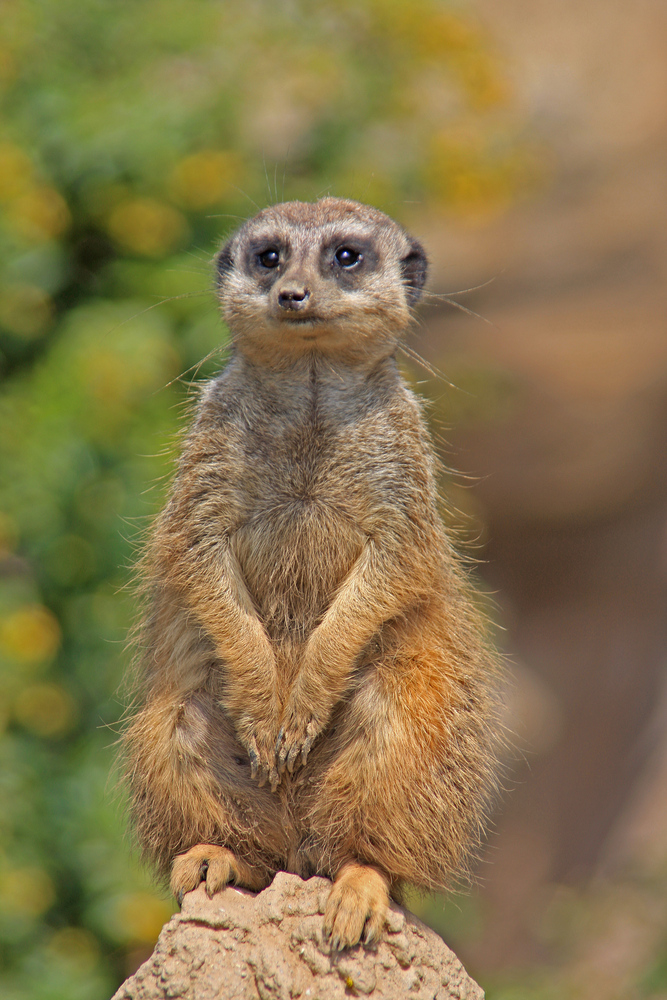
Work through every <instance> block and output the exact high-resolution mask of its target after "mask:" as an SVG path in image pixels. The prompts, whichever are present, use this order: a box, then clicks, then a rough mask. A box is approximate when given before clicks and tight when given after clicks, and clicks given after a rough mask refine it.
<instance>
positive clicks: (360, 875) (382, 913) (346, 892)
mask: <svg viewBox="0 0 667 1000" xmlns="http://www.w3.org/2000/svg"><path fill="white" fill-rule="evenodd" d="M388 905H389V884H388V882H387V879H386V878H385V876H384V875H382V874H381V873H380V872H379V871H378V870H377V869H376V868H371V867H370V866H369V865H360V864H357V863H356V862H350V863H349V864H347V865H344V866H343V868H341V870H340V872H339V873H338V875H337V876H336V881H335V882H334V885H333V888H332V890H331V892H330V893H329V898H328V900H327V904H326V908H325V911H324V933H325V936H326V937H328V938H329V939H330V941H331V948H332V950H333V951H342V950H343V948H350V947H352V945H355V944H357V943H358V942H359V941H360V940H361V936H362V934H363V937H364V944H367V945H368V944H376V943H377V942H378V941H379V940H380V936H381V934H382V928H383V927H384V922H385V918H386V915H387V907H388ZM364 929H365V933H364Z"/></svg>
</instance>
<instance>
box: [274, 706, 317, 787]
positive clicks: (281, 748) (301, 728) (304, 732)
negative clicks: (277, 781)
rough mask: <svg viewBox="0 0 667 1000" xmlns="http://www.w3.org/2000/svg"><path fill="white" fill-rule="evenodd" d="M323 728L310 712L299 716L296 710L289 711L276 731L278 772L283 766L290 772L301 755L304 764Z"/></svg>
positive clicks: (281, 770) (281, 772)
mask: <svg viewBox="0 0 667 1000" xmlns="http://www.w3.org/2000/svg"><path fill="white" fill-rule="evenodd" d="M323 729H324V724H323V723H321V722H320V721H319V719H317V718H315V717H314V716H313V715H312V713H308V714H307V715H306V716H305V717H303V716H302V717H301V718H299V716H298V715H297V713H296V712H291V713H290V714H289V715H288V716H287V718H286V719H285V721H284V722H283V725H282V726H281V727H280V732H279V733H278V742H277V743H276V747H275V753H276V758H277V764H278V773H279V774H280V775H282V774H283V772H284V770H285V768H287V770H288V771H289V772H290V774H291V773H292V772H293V771H294V766H295V764H296V762H297V760H298V758H299V756H300V757H301V763H302V764H305V763H306V760H307V759H308V754H309V753H310V750H311V747H312V745H313V743H314V742H315V740H316V739H317V737H318V736H319V735H320V733H321V732H322V730H323Z"/></svg>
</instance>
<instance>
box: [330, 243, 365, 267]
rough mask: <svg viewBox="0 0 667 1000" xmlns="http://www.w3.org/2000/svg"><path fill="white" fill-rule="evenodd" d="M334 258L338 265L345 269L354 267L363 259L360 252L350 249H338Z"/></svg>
mask: <svg viewBox="0 0 667 1000" xmlns="http://www.w3.org/2000/svg"><path fill="white" fill-rule="evenodd" d="M334 257H335V258H336V261H337V262H338V264H340V266H341V267H344V268H346V269H349V268H352V267H356V266H357V265H358V264H360V263H361V261H362V260H363V259H364V255H363V254H362V252H361V251H360V250H354V249H353V248H352V247H339V248H338V250H336V253H335V254H334Z"/></svg>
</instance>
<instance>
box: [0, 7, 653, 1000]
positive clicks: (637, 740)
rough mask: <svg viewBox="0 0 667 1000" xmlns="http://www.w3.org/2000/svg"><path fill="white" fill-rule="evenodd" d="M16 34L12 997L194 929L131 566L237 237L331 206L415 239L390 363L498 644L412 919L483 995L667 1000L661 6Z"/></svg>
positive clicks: (6, 747) (9, 599) (26, 24)
mask: <svg viewBox="0 0 667 1000" xmlns="http://www.w3.org/2000/svg"><path fill="white" fill-rule="evenodd" d="M0 26H1V30H0V108H1V110H0V351H1V353H0V378H1V380H2V388H1V395H0V549H1V554H0V731H1V736H0V955H1V959H2V972H0V992H1V993H2V995H3V997H6V998H7V1000H61V998H62V1000H64V998H67V1000H97V998H106V997H108V996H110V995H111V993H112V992H113V990H114V989H115V987H116V986H117V984H118V983H119V982H120V981H121V980H122V979H123V978H124V977H125V976H127V975H128V974H129V973H131V972H132V971H133V970H134V969H135V968H136V966H137V965H138V964H139V963H140V962H141V961H142V960H143V959H144V958H145V957H146V956H147V955H148V954H149V953H150V951H151V948H152V945H153V943H154V941H155V938H156V936H157V934H158V932H159V930H160V927H161V926H162V923H163V922H164V920H165V919H167V918H168V916H169V915H170V913H171V912H172V904H171V902H170V900H169V899H168V897H167V895H166V894H165V893H164V892H163V891H162V890H161V889H160V888H159V887H156V886H155V885H154V884H153V882H152V881H151V878H150V874H149V873H147V872H145V871H144V870H143V869H142V867H141V865H140V864H139V862H138V860H137V858H136V855H135V853H134V851H133V848H132V843H131V837H130V836H129V835H128V834H127V832H126V823H125V818H124V811H123V794H122V791H119V790H118V789H117V787H116V778H115V777H114V774H113V756H114V750H113V745H114V742H115V740H116V737H117V733H118V725H119V720H120V718H121V716H122V713H123V707H124V699H123V693H122V678H123V674H124V671H125V670H126V669H127V664H128V660H129V655H128V653H127V652H126V651H125V649H124V642H125V636H126V633H127V630H128V628H129V626H130V624H131V622H132V617H133V610H134V608H133V598H132V592H131V590H128V586H127V585H128V581H129V580H130V578H131V565H132V561H133V558H134V556H135V553H136V547H137V544H138V542H139V540H140V538H141V535H142V532H143V531H144V530H145V527H146V525H147V524H148V523H149V522H150V518H151V516H152V515H153V514H154V512H155V511H156V509H157V508H158V507H159V505H160V503H161V500H162V498H163V496H164V491H165V483H166V482H167V481H168V477H169V475H170V472H171V470H172V467H173V458H174V455H175V452H176V448H177V434H178V431H179V428H180V427H181V426H182V422H183V417H184V412H185V410H186V408H187V402H188V400H189V399H191V398H192V395H193V388H192V384H193V383H196V382H197V381H199V380H201V379H203V378H206V377H209V376H210V375H211V374H213V373H214V372H215V371H216V370H218V369H219V367H220V365H221V364H222V363H223V360H224V351H225V344H226V332H225V330H224V327H223V326H222V324H221V322H220V319H219V317H218V313H217V306H216V302H215V299H214V296H213V294H212V292H211V284H212V281H211V263H210V262H211V258H212V256H213V253H214V251H215V249H216V247H217V245H218V244H219V242H220V240H221V239H222V238H224V236H225V234H227V233H229V232H230V231H231V230H232V229H233V228H234V227H235V226H236V225H238V223H239V221H240V220H242V219H244V218H246V217H247V216H249V215H252V214H254V212H255V211H256V209H257V207H258V206H259V207H261V206H264V205H266V204H269V203H271V202H275V201H280V200H283V199H288V198H300V199H303V200H309V199H314V198H317V197H318V196H320V195H323V194H326V193H331V194H335V195H341V196H349V197H354V198H358V199H360V200H363V201H367V202H369V203H372V204H374V205H376V206H378V207H380V208H382V209H383V210H385V211H386V212H388V213H389V214H391V215H392V216H394V217H395V218H397V219H399V220H400V221H401V222H402V223H404V224H405V225H406V226H407V227H408V228H409V229H410V230H411V231H412V232H413V233H414V234H415V235H417V236H418V237H419V238H420V239H421V240H422V241H423V242H424V243H425V245H426V246H427V248H428V251H429V254H430V256H431V259H432V273H431V278H430V282H429V289H430V291H429V293H427V295H426V296H425V301H424V304H423V306H422V307H421V309H420V314H419V321H418V324H417V326H416V329H415V334H414V337H413V339H411V340H410V341H409V343H408V345H407V350H406V354H405V358H404V367H405V371H406V374H407V376H408V378H410V379H411V380H412V381H413V383H414V384H415V386H416V387H417V388H418V389H419V390H420V391H422V392H423V393H424V394H425V395H427V396H428V397H429V399H430V400H431V402H430V405H429V407H428V414H429V417H430V419H431V421H432V427H433V432H434V435H435V437H436V439H437V441H438V445H439V447H440V450H441V455H442V459H443V462H444V464H445V466H447V467H450V466H451V467H452V468H454V469H456V470H458V472H457V474H454V473H443V490H444V492H445V493H446V495H447V497H448V500H449V506H450V507H451V510H452V513H451V515H450V516H451V519H452V520H453V522H454V524H455V526H456V527H457V529H458V530H459V532H460V535H461V538H462V543H463V544H465V545H466V546H467V547H468V549H469V551H471V552H472V553H473V554H474V556H475V557H476V558H478V559H479V560H480V562H479V566H478V570H477V573H478V576H479V578H480V581H481V585H482V588H483V591H484V593H485V595H486V597H485V598H484V599H485V601H486V603H487V604H488V610H489V614H490V615H491V618H492V620H493V622H494V629H495V632H496V638H497V641H498V643H499V645H500V647H501V649H502V650H503V651H504V652H505V653H506V654H507V656H508V673H509V685H508V694H507V699H506V700H507V706H506V718H505V723H506V725H507V727H508V728H509V730H510V731H511V732H512V734H513V735H512V737H511V742H512V744H513V745H514V747H515V750H514V751H513V752H512V753H508V756H507V761H506V775H505V779H504V784H505V786H506V789H507V791H506V794H505V795H504V797H503V803H502V807H501V808H500V809H499V811H498V814H497V815H496V817H495V822H494V826H493V829H492V831H491V833H490V836H489V839H488V844H487V847H486V849H485V852H484V856H483V858H482V860H481V863H480V865H479V868H478V872H477V884H476V887H475V888H474V890H473V891H472V892H470V893H467V894H461V895H454V896H450V897H448V898H447V899H446V900H444V901H443V900H441V899H440V900H434V899H422V898H420V897H418V896H416V895H415V896H413V897H411V905H412V906H413V908H414V909H415V910H417V911H418V912H419V913H420V914H421V915H422V916H423V917H424V918H425V919H427V920H428V921H429V922H430V923H431V924H432V925H433V926H434V927H436V929H438V930H439V931H440V932H441V933H442V934H443V935H444V936H445V938H446V940H447V941H448V943H450V944H451V946H452V947H453V948H454V949H455V950H456V951H457V952H458V953H459V954H460V956H461V958H462V959H463V960H464V962H465V963H466V964H467V966H468V967H469V969H470V971H471V973H472V974H473V975H474V976H475V977H476V978H477V979H478V980H479V981H480V982H481V984H482V985H483V986H484V987H485V989H486V990H487V995H488V997H489V998H490V1000H555V998H562V997H573V998H585V1000H588V998H590V1000H607V998H619V1000H620V998H623V1000H634V998H638V1000H659V998H666V997H667V947H666V945H667V893H666V892H665V890H666V889H667V691H666V689H665V654H666V651H667V634H666V629H665V615H664V606H665V590H666V589H667V587H666V570H667V461H666V456H667V451H666V446H667V441H666V438H667V330H666V329H665V327H666V311H665V305H666V303H665V298H666V293H665V272H666V271H667V235H666V234H667V190H666V188H667V180H666V178H667V171H666V169H665V158H666V154H667V11H666V10H665V8H664V5H663V4H661V3H660V2H659V0H636V2H635V3H633V4H632V5H628V4H623V3H620V2H618V0H604V2H603V0H583V2H578V3H574V2H572V0H564V2H562V3H559V4H553V3H548V2H547V0H532V2H531V3H530V4H525V3H521V2H519V0H469V2H459V0H449V2H447V0H410V2H408V0H338V2H337V3H336V4H335V5H332V4H327V3H325V2H322V0H286V2H284V3H281V4H276V3H272V2H270V0H246V2H245V3H244V4H242V5H241V4H234V5H233V4H227V3H224V2H223V0H193V2H190V3H189V4H186V3H184V2H182V0H180V2H176V0H114V2H113V3H112V2H111V0H76V2H74V0H2V2H1V3H0ZM466 290H468V291H466ZM457 304H458V305H457ZM459 307H463V308H459ZM466 310H467V311H466ZM415 352H416V353H417V354H418V355H420V356H421V358H423V359H424V363H422V362H420V361H419V360H418V359H416V357H415Z"/></svg>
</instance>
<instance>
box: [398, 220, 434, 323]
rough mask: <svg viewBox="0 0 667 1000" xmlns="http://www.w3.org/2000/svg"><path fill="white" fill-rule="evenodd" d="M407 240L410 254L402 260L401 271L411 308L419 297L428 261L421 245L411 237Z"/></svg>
mask: <svg viewBox="0 0 667 1000" xmlns="http://www.w3.org/2000/svg"><path fill="white" fill-rule="evenodd" d="M409 240H410V252H409V253H408V255H407V256H406V257H403V258H402V260H401V269H402V271H403V284H404V285H405V291H406V295H407V297H408V302H409V304H410V305H411V306H413V305H414V304H415V302H416V301H417V299H418V298H419V296H420V295H421V291H422V288H423V287H424V282H425V281H426V272H427V271H428V259H427V257H426V253H425V251H424V248H423V246H422V245H421V243H420V242H419V241H418V240H415V239H413V238H412V236H410V237H409Z"/></svg>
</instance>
